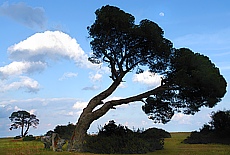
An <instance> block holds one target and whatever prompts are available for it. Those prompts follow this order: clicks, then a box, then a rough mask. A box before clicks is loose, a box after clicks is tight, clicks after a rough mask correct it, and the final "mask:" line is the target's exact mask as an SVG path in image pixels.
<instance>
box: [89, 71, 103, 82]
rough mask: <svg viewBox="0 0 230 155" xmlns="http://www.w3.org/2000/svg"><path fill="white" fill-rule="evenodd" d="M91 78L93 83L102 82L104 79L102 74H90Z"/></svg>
mask: <svg viewBox="0 0 230 155" xmlns="http://www.w3.org/2000/svg"><path fill="white" fill-rule="evenodd" d="M89 78H90V80H91V81H93V82H96V81H100V80H101V78H102V74H99V73H96V74H92V73H90V76H89Z"/></svg>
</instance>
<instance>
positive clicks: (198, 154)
mask: <svg viewBox="0 0 230 155" xmlns="http://www.w3.org/2000/svg"><path fill="white" fill-rule="evenodd" d="M189 134H190V133H171V136H172V138H166V139H165V145H164V149H163V150H157V151H155V152H150V153H148V154H147V155H229V154H230V145H221V144H184V143H181V142H182V141H183V140H184V139H185V138H186V137H187V136H189ZM43 147H44V146H43V144H42V143H41V142H40V141H22V140H20V139H19V140H14V139H12V138H1V139H0V155H47V154H48V155H95V154H90V153H73V152H67V151H63V152H53V151H52V150H45V149H43ZM64 150H66V146H64Z"/></svg>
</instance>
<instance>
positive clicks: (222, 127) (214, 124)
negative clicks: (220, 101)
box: [184, 110, 230, 144]
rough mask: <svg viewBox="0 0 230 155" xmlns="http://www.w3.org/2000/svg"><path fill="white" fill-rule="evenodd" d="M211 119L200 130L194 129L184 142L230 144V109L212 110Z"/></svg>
mask: <svg viewBox="0 0 230 155" xmlns="http://www.w3.org/2000/svg"><path fill="white" fill-rule="evenodd" d="M211 119H212V120H211V121H210V122H209V123H208V124H204V125H203V127H202V128H201V129H200V131H193V132H192V133H191V135H190V136H189V137H187V139H185V140H184V143H189V144H207V143H220V144H230V110H226V111H217V112H212V114H211Z"/></svg>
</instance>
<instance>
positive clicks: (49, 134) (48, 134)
mask: <svg viewBox="0 0 230 155" xmlns="http://www.w3.org/2000/svg"><path fill="white" fill-rule="evenodd" d="M52 133H54V131H52V130H49V131H47V132H46V134H45V136H52Z"/></svg>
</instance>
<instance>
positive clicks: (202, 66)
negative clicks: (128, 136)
mask: <svg viewBox="0 0 230 155" xmlns="http://www.w3.org/2000/svg"><path fill="white" fill-rule="evenodd" d="M95 14H96V20H95V22H94V23H93V24H92V25H91V26H89V27H88V31H89V37H90V38H91V39H92V40H91V42H90V44H91V47H92V51H93V53H92V56H91V57H89V61H91V62H92V63H94V64H100V63H103V65H107V66H108V68H109V69H110V73H111V74H110V78H111V81H112V83H111V85H110V86H109V87H108V88H107V89H105V90H104V91H102V92H101V93H99V94H98V95H96V96H94V97H93V98H92V99H91V100H90V101H89V103H88V105H87V106H86V108H84V109H83V112H82V113H81V115H80V117H79V119H78V122H77V124H76V128H75V130H74V133H73V136H72V138H71V145H69V146H70V150H77V151H84V150H83V148H82V145H83V143H84V142H85V137H86V136H87V130H88V129H89V127H90V125H91V123H92V122H93V121H95V120H97V119H99V118H100V117H102V116H103V115H105V114H106V113H107V112H108V111H109V110H111V109H115V107H116V106H118V105H122V104H129V103H133V102H144V105H143V108H142V109H143V111H144V112H145V113H146V114H147V115H149V118H150V119H152V120H154V121H155V122H162V123H167V122H168V121H169V120H170V119H171V118H172V116H173V115H174V113H175V112H183V113H185V114H195V113H196V112H198V111H199V109H200V107H203V106H205V107H214V106H215V105H216V104H217V103H218V102H220V101H221V99H222V98H223V97H224V95H225V93H226V87H227V83H226V80H225V79H224V77H223V76H222V75H221V74H220V72H219V69H218V68H217V67H216V66H215V65H214V64H213V63H212V62H211V61H210V59H209V58H208V57H207V56H204V55H201V54H199V53H194V52H192V51H191V50H190V49H187V48H181V49H175V48H173V44H172V42H171V41H170V40H168V39H166V38H165V37H164V31H163V30H162V29H161V28H160V27H159V26H158V24H156V23H154V22H153V21H150V20H147V19H144V20H141V21H140V23H139V24H135V18H134V16H132V15H131V14H129V13H126V12H124V11H123V10H120V9H119V8H117V7H114V6H109V5H107V6H103V7H101V8H100V9H98V10H96V12H95ZM144 70H148V71H149V72H152V73H154V74H160V75H161V76H162V77H163V78H162V82H161V86H159V87H157V88H153V89H151V90H149V91H145V92H141V93H140V94H136V95H135V94H134V95H133V96H130V97H126V98H122V99H118V100H110V101H105V99H107V98H108V97H109V96H110V95H111V94H113V93H114V92H115V90H117V88H118V86H119V85H120V84H121V83H122V82H124V77H125V76H126V75H127V74H128V73H131V72H136V74H139V73H143V72H144Z"/></svg>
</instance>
